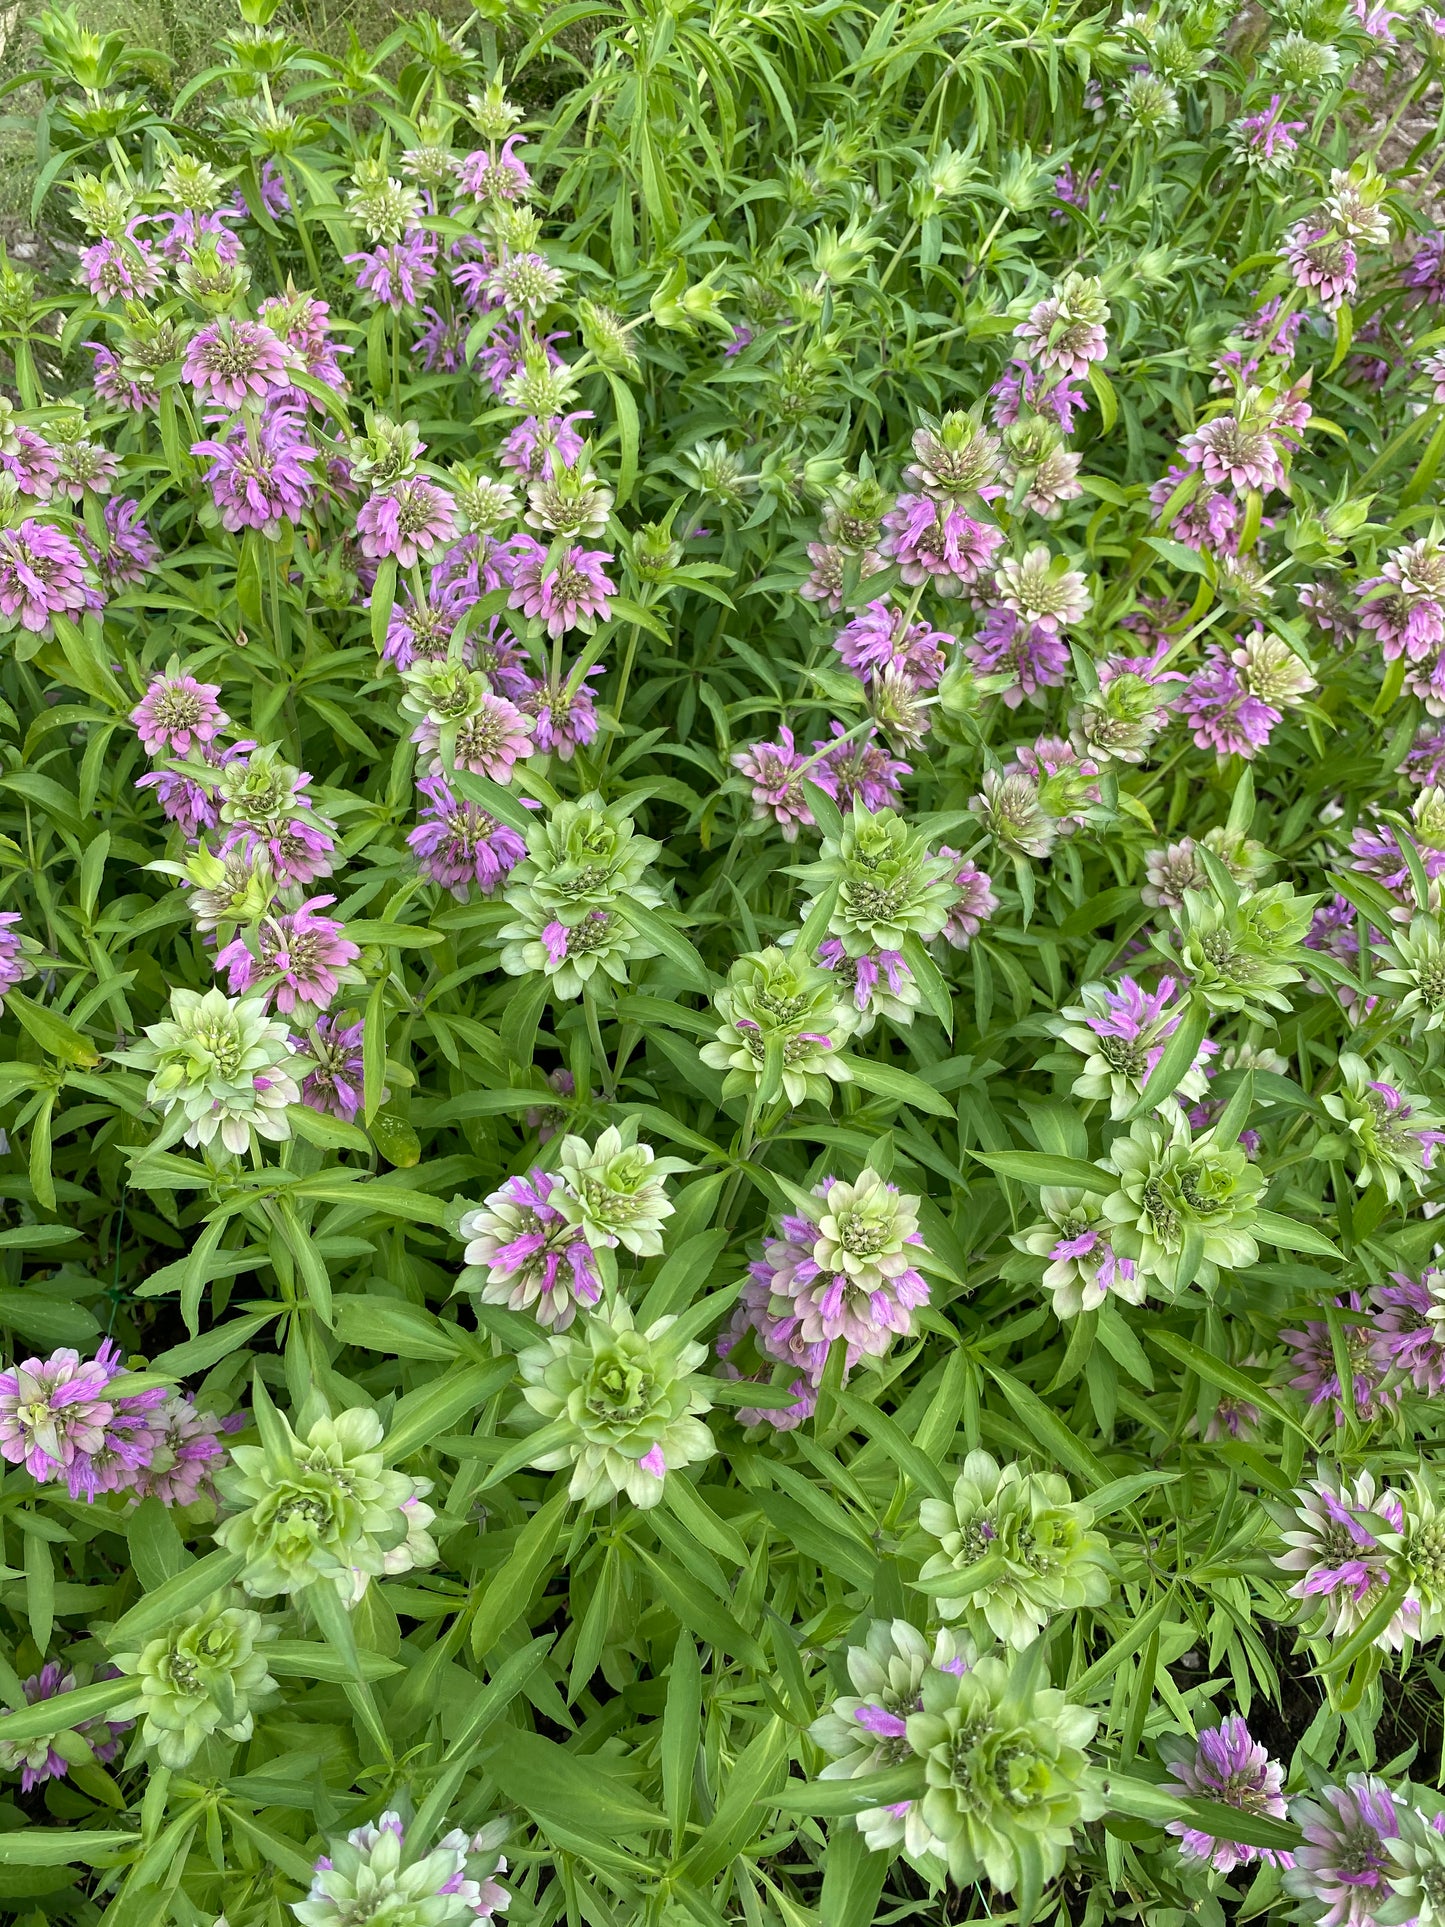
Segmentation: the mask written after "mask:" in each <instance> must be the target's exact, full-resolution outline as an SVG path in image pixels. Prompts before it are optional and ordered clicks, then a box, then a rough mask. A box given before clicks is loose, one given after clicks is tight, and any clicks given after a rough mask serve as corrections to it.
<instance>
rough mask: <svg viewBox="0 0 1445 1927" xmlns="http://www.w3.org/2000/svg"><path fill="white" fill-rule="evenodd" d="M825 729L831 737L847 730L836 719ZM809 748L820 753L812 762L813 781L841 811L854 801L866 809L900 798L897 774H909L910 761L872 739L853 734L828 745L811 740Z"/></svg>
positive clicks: (902, 775)
mask: <svg viewBox="0 0 1445 1927" xmlns="http://www.w3.org/2000/svg"><path fill="white" fill-rule="evenodd" d="M829 728H830V729H831V730H832V733H833V735H834V736H835V737H841V736H844V735H846V733H847V732H846V731H845V730H844V728H843V725H842V724H841V723H838V722H835V723H831V724H830V725H829ZM813 751H814V754H815V755H817V754H818V752H819V751H823V752H824V754H822V755H821V756H819V759H818V761H817V762H816V763H815V764H814V765H813V772H812V775H813V781H814V782H815V783H816V784H817V785H818V788H819V789H820V790H822V791H823V792H824V794H825V795H827V796H831V797H832V798H833V800H834V801H835V802H836V803H837V804H838V805H839V807H840V808H842V809H844V810H848V809H851V808H852V806H853V803H854V802H855V800H860V801H861V802H862V803H863V805H864V807H865V808H866V809H870V810H881V809H887V808H890V807H892V806H893V805H894V804H896V803H898V802H899V801H900V800H901V798H902V789H901V787H900V783H899V779H900V777H904V776H911V775H912V774H913V770H912V766H911V765H910V764H908V763H904V762H900V761H899V759H898V758H897V757H896V756H890V755H889V754H888V751H887V749H886V748H885V747H884V745H883V744H882V743H880V742H878V741H877V740H876V738H875V739H872V740H865V739H862V738H858V737H855V738H854V739H853V740H852V741H851V742H838V743H835V744H834V745H833V746H832V747H831V748H830V747H829V746H828V745H827V744H826V743H814V745H813Z"/></svg>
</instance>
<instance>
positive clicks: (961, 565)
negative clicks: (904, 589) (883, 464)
mask: <svg viewBox="0 0 1445 1927" xmlns="http://www.w3.org/2000/svg"><path fill="white" fill-rule="evenodd" d="M883 527H884V529H885V531H886V533H885V535H884V537H883V540H882V542H881V543H880V544H879V547H880V549H881V551H882V553H883V554H884V555H885V556H887V557H889V558H890V560H892V561H894V562H896V563H897V564H898V570H899V573H900V575H901V576H902V577H903V580H904V581H905V582H907V583H909V584H911V585H912V586H914V587H917V586H918V584H920V583H925V582H931V583H932V584H933V586H934V588H935V589H936V590H937V591H938V593H939V594H940V595H958V594H959V593H960V592H961V591H962V590H963V589H965V588H967V587H968V586H969V585H970V584H972V583H974V582H977V581H978V579H979V577H980V576H981V575H983V573H984V572H985V570H987V569H989V568H990V567H991V566H992V564H993V559H994V556H995V555H996V554H997V552H998V549H999V547H1000V546H1001V544H1002V542H1003V531H1002V529H997V528H995V527H994V526H993V524H992V523H991V522H979V521H976V520H975V519H974V517H973V516H971V515H969V514H968V513H967V512H966V511H965V510H964V509H962V508H960V507H959V506H958V505H957V504H956V503H944V502H934V501H932V500H930V498H929V497H928V496H926V495H900V496H899V498H898V500H897V502H896V503H895V505H894V506H893V508H891V509H890V510H889V511H888V513H887V514H886V515H885V516H884V518H883Z"/></svg>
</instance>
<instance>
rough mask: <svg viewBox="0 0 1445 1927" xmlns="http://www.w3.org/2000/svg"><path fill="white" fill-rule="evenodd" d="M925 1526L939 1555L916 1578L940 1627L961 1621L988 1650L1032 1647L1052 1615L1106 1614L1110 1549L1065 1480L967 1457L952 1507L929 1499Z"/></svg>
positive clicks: (922, 1512) (923, 1510) (922, 1511)
mask: <svg viewBox="0 0 1445 1927" xmlns="http://www.w3.org/2000/svg"><path fill="white" fill-rule="evenodd" d="M918 1517H919V1525H920V1526H921V1527H922V1529H923V1531H924V1532H925V1533H926V1534H927V1535H928V1537H929V1539H930V1540H932V1541H933V1542H934V1544H935V1545H936V1547H937V1550H936V1551H934V1552H933V1553H931V1554H930V1555H929V1557H928V1559H927V1560H926V1562H925V1563H924V1566H923V1570H922V1572H921V1573H920V1575H919V1577H920V1580H921V1581H922V1582H923V1585H924V1590H925V1591H926V1592H927V1593H928V1594H929V1595H930V1596H931V1597H932V1598H933V1601H934V1604H935V1607H936V1609H937V1611H938V1613H939V1615H940V1617H942V1618H944V1619H959V1618H962V1619H964V1620H965V1621H966V1623H967V1625H968V1629H969V1631H970V1632H971V1633H972V1634H973V1636H974V1638H975V1639H977V1640H979V1641H980V1642H981V1643H982V1644H984V1645H987V1644H988V1643H989V1642H990V1641H991V1640H993V1639H1001V1640H1003V1641H1004V1642H1005V1643H1006V1644H1007V1645H1009V1646H1014V1647H1020V1648H1021V1647H1024V1646H1028V1645H1030V1644H1031V1643H1032V1641H1033V1640H1034V1639H1036V1638H1037V1637H1038V1635H1039V1633H1040V1632H1041V1631H1042V1630H1043V1628H1044V1627H1045V1626H1046V1625H1047V1624H1048V1622H1049V1620H1050V1619H1051V1618H1052V1617H1053V1616H1054V1614H1055V1613H1059V1612H1066V1611H1073V1610H1074V1609H1075V1608H1077V1607H1079V1606H1101V1605H1103V1604H1104V1602H1105V1600H1107V1599H1108V1597H1109V1594H1110V1592H1111V1590H1112V1575H1113V1572H1114V1564H1113V1560H1112V1558H1111V1557H1110V1553H1109V1545H1108V1541H1107V1540H1106V1539H1105V1538H1104V1537H1103V1535H1102V1533H1098V1532H1093V1531H1091V1530H1090V1527H1091V1526H1092V1524H1093V1519H1094V1515H1093V1512H1092V1511H1091V1510H1090V1508H1089V1507H1088V1506H1087V1505H1083V1504H1080V1503H1078V1502H1077V1501H1075V1499H1074V1498H1073V1496H1072V1494H1071V1493H1070V1491H1069V1482H1068V1480H1067V1479H1066V1478H1064V1476H1063V1475H1062V1473H1058V1472H1025V1471H1024V1469H1023V1467H1022V1466H1020V1465H1019V1464H1017V1463H1012V1464H1009V1465H1005V1466H1000V1465H999V1463H998V1461H997V1460H996V1459H994V1458H993V1457H992V1456H991V1455H990V1454H989V1453H987V1452H978V1451H975V1452H970V1453H969V1455H968V1457H967V1458H966V1459H965V1460H964V1462H963V1470H962V1471H961V1472H960V1473H959V1476H958V1478H957V1479H956V1480H955V1481H954V1487H953V1498H952V1499H951V1500H950V1501H945V1500H942V1499H925V1500H924V1501H923V1504H922V1506H921V1507H920V1508H919V1515H918ZM964 1575H968V1576H967V1578H965V1577H964ZM935 1581H937V1582H939V1583H937V1584H934V1583H932V1582H935ZM955 1585H956V1586H957V1587H958V1588H959V1589H957V1590H951V1589H950V1588H951V1587H954V1586H955Z"/></svg>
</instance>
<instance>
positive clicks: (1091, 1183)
mask: <svg viewBox="0 0 1445 1927" xmlns="http://www.w3.org/2000/svg"><path fill="white" fill-rule="evenodd" d="M968 1155H969V1156H970V1157H971V1158H977V1159H978V1161H979V1163H980V1164H986V1165H987V1166H988V1168H989V1170H990V1171H997V1173H998V1174H999V1176H1000V1177H1001V1178H1016V1179H1017V1180H1018V1181H1019V1183H1020V1184H1031V1185H1034V1186H1036V1187H1038V1186H1042V1185H1045V1184H1048V1185H1057V1186H1059V1187H1060V1188H1062V1189H1068V1190H1072V1191H1090V1192H1093V1193H1095V1194H1096V1195H1100V1196H1102V1195H1105V1194H1107V1193H1108V1192H1110V1191H1112V1190H1113V1189H1114V1187H1115V1185H1116V1184H1117V1183H1118V1179H1117V1178H1115V1177H1114V1175H1113V1174H1112V1172H1109V1171H1102V1170H1100V1168H1099V1166H1098V1165H1097V1164H1086V1163H1085V1162H1084V1161H1083V1159H1082V1158H1062V1157H1055V1156H1054V1155H1053V1153H1052V1152H1049V1151H970V1152H969V1154H968Z"/></svg>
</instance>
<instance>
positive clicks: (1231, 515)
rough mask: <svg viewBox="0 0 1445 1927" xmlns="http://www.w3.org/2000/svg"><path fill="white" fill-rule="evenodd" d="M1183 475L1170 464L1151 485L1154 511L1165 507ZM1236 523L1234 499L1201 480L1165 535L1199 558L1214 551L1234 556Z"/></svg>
mask: <svg viewBox="0 0 1445 1927" xmlns="http://www.w3.org/2000/svg"><path fill="white" fill-rule="evenodd" d="M1185 475H1186V471H1185V470H1184V469H1182V468H1177V467H1175V466H1173V465H1172V464H1171V465H1170V467H1169V468H1167V469H1166V470H1165V472H1164V473H1163V474H1162V475H1161V476H1160V477H1159V480H1158V481H1157V482H1153V483H1151V484H1150V487H1149V500H1150V502H1151V503H1152V504H1153V505H1154V507H1155V508H1156V509H1160V510H1162V509H1164V508H1165V507H1166V505H1167V504H1168V502H1169V500H1170V498H1171V497H1172V496H1173V494H1174V492H1175V490H1176V489H1177V488H1178V487H1179V485H1180V483H1181V482H1182V481H1183V480H1184V479H1185ZM1239 522H1240V507H1239V504H1238V502H1236V501H1235V499H1234V497H1233V496H1232V495H1228V494H1226V493H1225V492H1224V491H1223V490H1222V489H1217V488H1214V487H1212V486H1211V485H1210V484H1209V483H1208V482H1206V481H1205V480H1204V479H1203V478H1202V477H1201V478H1200V481H1199V484H1198V486H1197V487H1196V489H1195V491H1194V493H1193V494H1192V495H1191V496H1190V498H1189V500H1188V501H1187V502H1186V503H1185V504H1184V506H1183V507H1182V508H1180V509H1178V510H1177V511H1176V512H1175V515H1174V519H1173V520H1172V521H1171V522H1170V524H1169V526H1168V529H1167V530H1166V531H1165V532H1166V533H1167V534H1168V535H1170V536H1172V537H1173V539H1174V540H1175V541H1176V542H1183V543H1184V544H1185V545H1186V547H1188V548H1191V549H1197V550H1198V551H1199V552H1200V553H1201V554H1206V553H1209V552H1213V551H1217V552H1220V553H1223V554H1226V555H1234V554H1235V553H1237V551H1238V548H1239V542H1238V538H1237V537H1236V536H1235V533H1234V531H1235V529H1236V528H1237V527H1238V525H1239Z"/></svg>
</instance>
